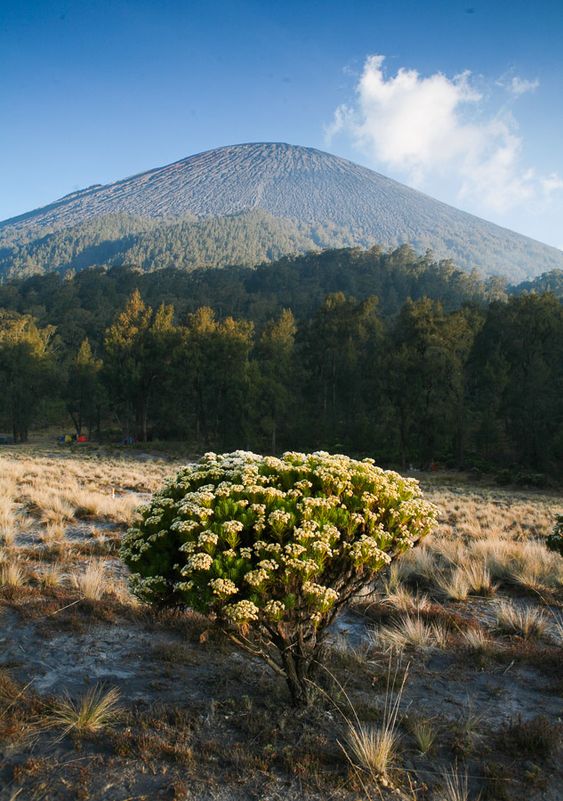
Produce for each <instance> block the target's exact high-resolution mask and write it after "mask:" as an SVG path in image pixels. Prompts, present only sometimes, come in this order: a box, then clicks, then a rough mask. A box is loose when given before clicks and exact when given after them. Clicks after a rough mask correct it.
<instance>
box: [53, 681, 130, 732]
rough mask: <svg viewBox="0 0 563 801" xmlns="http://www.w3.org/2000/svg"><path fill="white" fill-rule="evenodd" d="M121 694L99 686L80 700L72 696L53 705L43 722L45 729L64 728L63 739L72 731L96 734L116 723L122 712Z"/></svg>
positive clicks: (115, 690)
mask: <svg viewBox="0 0 563 801" xmlns="http://www.w3.org/2000/svg"><path fill="white" fill-rule="evenodd" d="M118 701H119V692H118V691H117V689H115V688H113V689H111V690H108V691H107V692H104V690H103V688H102V687H100V686H99V685H96V686H95V687H92V688H91V689H90V690H88V692H87V693H86V694H85V695H84V696H83V697H82V698H81V699H80V700H79V701H73V700H72V698H71V697H70V696H68V695H67V696H65V697H64V698H63V699H62V700H60V701H57V702H56V703H54V704H53V707H52V709H51V711H50V713H49V714H48V715H47V716H46V717H45V719H44V720H43V726H44V728H62V730H63V732H62V734H61V737H63V736H64V735H65V734H68V733H69V732H71V731H77V732H79V733H83V732H96V731H100V730H101V729H105V728H107V727H108V726H111V725H112V724H113V723H115V722H116V720H117V718H118V717H119V715H120V712H121V710H120V709H119V706H118Z"/></svg>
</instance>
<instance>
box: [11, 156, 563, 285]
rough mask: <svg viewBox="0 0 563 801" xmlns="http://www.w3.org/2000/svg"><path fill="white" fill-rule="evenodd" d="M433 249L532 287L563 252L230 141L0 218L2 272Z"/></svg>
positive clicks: (352, 176) (329, 169) (359, 174)
mask: <svg viewBox="0 0 563 801" xmlns="http://www.w3.org/2000/svg"><path fill="white" fill-rule="evenodd" d="M374 244H379V245H381V246H383V247H385V248H388V249H389V248H396V247H398V246H399V245H401V244H408V245H409V246H411V247H413V248H414V249H415V250H416V251H417V252H418V253H419V254H423V253H424V252H425V251H426V250H427V248H432V249H433V250H434V252H435V253H436V255H437V257H438V258H440V259H453V260H454V261H455V262H456V264H457V265H458V267H460V268H461V269H463V270H466V271H471V270H472V269H473V268H478V269H479V270H480V271H481V272H482V273H483V274H484V275H503V276H505V277H506V278H507V279H508V280H510V281H521V280H527V279H529V278H530V277H535V276H537V275H540V274H541V273H544V272H547V271H549V270H553V269H562V268H563V252H562V251H561V250H559V249H558V248H554V247H550V246H548V245H545V244H543V243H541V242H537V241H535V240H533V239H530V238H528V237H526V236H522V235H521V234H518V233H516V232H514V231H509V230H508V229H506V228H502V227H500V226H498V225H494V224H493V223H490V222H488V221H486V220H482V219H480V218H479V217H475V216H473V215H471V214H467V213H465V212H463V211H460V210H459V209H455V208H453V207H452V206H449V205H447V204H445V203H441V202H440V201H438V200H435V199H434V198H431V197H429V196H428V195H425V194H423V193H421V192H418V191H416V190H415V189H411V188H410V187H407V186H404V185H403V184H400V183H397V182H396V181H393V180H391V179H389V178H386V177H385V176H384V175H380V174H379V173H376V172H374V171H373V170H369V169H367V168H365V167H362V166H360V165H358V164H354V163H353V162H351V161H347V160H346V159H342V158H339V157H337V156H334V155H331V154H330V153H323V152H321V151H319V150H315V149H313V148H307V147H300V146H295V145H288V144H284V143H280V142H259V143H250V144H242V145H232V146H228V147H221V148H217V149H216V150H210V151H207V152H205V153H198V154H196V155H193V156H189V157H188V158H186V159H182V160H180V161H177V162H175V163H174V164H168V165H166V166H164V167H158V168H156V169H153V170H149V171H147V172H144V173H140V174H139V175H133V176H131V177H129V178H125V179H123V180H120V181H116V182H114V183H111V184H108V185H106V186H100V185H96V186H91V187H88V188H87V189H84V190H81V191H78V192H73V193H71V194H70V195H66V196H65V197H63V198H60V199H59V200H57V201H55V202H54V203H51V204H49V205H48V206H44V207H43V208H40V209H35V210H34V211H30V212H28V213H26V214H22V215H20V216H19V217H14V218H12V219H9V220H4V221H3V222H0V274H2V273H3V274H9V275H13V276H17V275H19V276H24V275H31V274H34V273H38V272H39V273H40V272H45V271H66V270H69V269H70V270H79V269H82V268H84V267H86V266H92V265H102V264H136V265H138V266H139V267H142V268H143V269H148V270H155V269H161V268H163V267H172V266H173V267H178V268H182V269H193V268H196V267H216V266H224V265H228V264H237V265H248V266H253V265H255V264H258V263H260V262H261V261H272V260H275V259H277V258H279V257H280V256H281V255H289V254H292V253H301V252H304V251H307V250H311V249H313V248H316V247H321V248H329V247H330V248H335V247H342V246H360V247H371V246H373V245H374Z"/></svg>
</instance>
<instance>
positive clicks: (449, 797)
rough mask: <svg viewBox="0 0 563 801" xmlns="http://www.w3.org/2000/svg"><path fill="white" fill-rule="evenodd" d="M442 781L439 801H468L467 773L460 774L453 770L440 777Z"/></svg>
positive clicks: (455, 769)
mask: <svg viewBox="0 0 563 801" xmlns="http://www.w3.org/2000/svg"><path fill="white" fill-rule="evenodd" d="M442 781H443V783H444V786H443V789H442V791H441V793H440V796H439V800H440V801H469V781H468V778H467V772H465V773H461V772H460V771H459V770H457V768H454V769H453V770H450V771H446V772H445V773H444V774H443V775H442ZM436 801H438V799H436Z"/></svg>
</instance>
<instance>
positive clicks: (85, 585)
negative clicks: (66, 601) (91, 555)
mask: <svg viewBox="0 0 563 801" xmlns="http://www.w3.org/2000/svg"><path fill="white" fill-rule="evenodd" d="M71 581H72V584H73V586H74V587H75V588H76V589H77V590H78V591H79V592H80V594H81V595H82V596H83V597H84V598H87V599H88V600H89V601H99V600H100V598H102V597H103V595H104V594H105V592H106V589H107V588H106V568H105V566H104V564H103V562H93V561H92V562H88V564H87V565H86V568H85V569H84V571H83V572H82V573H76V574H75V575H73V576H72V579H71Z"/></svg>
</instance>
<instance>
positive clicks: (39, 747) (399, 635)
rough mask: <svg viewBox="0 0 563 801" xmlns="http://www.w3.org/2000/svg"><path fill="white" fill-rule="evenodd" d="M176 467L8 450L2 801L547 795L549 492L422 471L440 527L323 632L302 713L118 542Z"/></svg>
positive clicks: (553, 740) (555, 586)
mask: <svg viewBox="0 0 563 801" xmlns="http://www.w3.org/2000/svg"><path fill="white" fill-rule="evenodd" d="M180 464H181V462H180V461H179V460H178V459H177V458H172V457H170V458H167V457H166V458H165V457H164V456H163V455H162V454H161V455H158V454H156V453H155V454H153V453H149V452H146V453H140V452H137V453H135V452H122V453H118V452H110V451H107V452H104V451H102V450H99V451H97V450H95V449H92V450H88V449H86V450H84V451H77V452H74V451H72V450H70V449H68V450H65V449H62V448H61V449H60V450H58V449H56V448H49V447H43V448H38V447H31V446H29V447H27V446H22V447H19V448H17V449H10V448H5V449H3V450H2V452H1V453H0V620H1V626H0V642H1V648H0V799H1V801H13V800H14V799H20V801H24V799H25V801H27V800H28V799H29V800H30V801H32V800H33V801H39V800H40V799H56V800H57V801H58V800H59V799H60V800H61V801H62V800H63V799H64V800H65V801H66V800H67V799H68V800H69V801H70V799H73V800H74V799H78V801H87V800H88V799H102V798H103V799H108V801H141V799H146V800H147V801H152V800H153V799H155V800H156V799H194V801H195V800H196V799H197V800H198V801H200V800H201V801H204V800H206V799H209V801H211V800H212V799H213V801H223V800H224V801H227V799H229V800H230V799H233V801H243V800H244V801H246V799H256V800H257V801H258V799H264V801H266V800H267V801H276V799H284V800H287V801H292V800H294V801H298V799H307V800H309V799H310V800H311V801H313V799H314V800H315V801H321V800H322V801H328V799H334V801H352V799H358V800H359V799H404V801H425V800H426V799H428V801H430V800H432V801H475V800H476V799H478V798H480V799H481V801H519V800H520V799H523V798H527V799H530V801H533V800H534V799H538V801H539V799H542V801H557V799H558V798H560V788H561V786H562V784H563V770H562V768H561V758H560V757H561V754H560V748H561V733H562V727H561V712H562V706H561V691H562V690H563V676H562V674H561V656H562V653H563V652H562V647H563V559H562V558H561V557H560V556H559V555H557V554H554V553H553V552H551V551H549V550H548V549H547V548H546V547H545V544H544V542H545V538H546V536H547V535H548V534H549V533H550V532H551V529H552V527H553V523H554V519H555V515H556V514H557V513H558V512H561V509H562V505H563V502H562V499H561V495H560V494H559V495H557V494H555V493H548V492H542V491H537V490H525V489H512V488H502V489H501V488H499V487H497V486H495V485H488V484H487V483H486V482H478V483H472V482H471V481H470V480H469V479H468V478H467V477H466V476H464V475H462V474H457V473H456V474H454V473H436V474H431V475H430V474H420V475H419V476H418V478H419V479H420V481H421V484H422V486H423V488H424V491H425V494H426V496H427V497H428V498H429V499H430V500H432V501H433V502H434V503H435V504H436V505H437V506H438V508H439V510H440V519H439V524H438V526H437V528H436V530H435V532H434V533H433V534H432V535H430V536H429V537H427V538H426V540H425V541H424V543H423V544H422V545H420V546H419V547H417V548H415V549H414V550H413V551H411V552H408V553H406V554H405V555H404V556H403V557H401V558H400V559H399V560H398V561H397V562H396V563H394V564H393V565H392V566H391V567H390V568H389V569H388V570H387V572H386V573H385V574H383V575H382V576H381V579H379V580H378V581H377V583H376V584H375V585H374V586H373V588H370V591H369V592H366V593H362V594H361V595H360V596H359V597H357V598H356V599H355V600H354V602H353V604H352V605H351V606H350V608H349V609H347V610H346V611H345V612H344V613H343V614H342V615H341V616H340V618H339V619H338V620H337V623H336V624H335V625H334V627H333V632H332V635H331V642H330V653H329V658H328V661H327V670H326V677H325V678H324V679H323V680H322V682H321V683H320V685H319V688H318V700H317V703H316V704H315V706H314V707H312V708H307V709H306V710H303V711H298V712H296V711H295V710H294V709H292V708H291V707H290V706H289V704H288V700H289V699H288V694H287V689H286V686H285V684H284V682H283V680H281V679H280V678H279V676H276V675H275V674H274V673H273V672H271V671H270V669H269V668H268V667H267V666H266V665H265V664H262V663H261V662H259V661H257V660H255V659H253V658H252V657H251V656H249V655H248V654H245V653H243V652H241V651H240V650H238V649H236V648H235V647H234V646H233V645H232V644H231V643H230V642H229V641H227V640H226V639H225V638H224V637H222V636H221V635H220V634H219V633H217V632H215V631H214V629H213V628H212V626H211V625H210V623H209V621H208V620H207V619H206V618H204V617H203V616H201V615H199V614H197V613H194V612H186V613H183V614H178V613H173V612H169V611H157V610H154V609H151V608H148V607H146V606H144V605H142V604H140V603H139V602H138V601H136V600H135V598H133V596H131V594H130V593H129V591H128V588H127V575H126V569H125V567H124V566H123V564H122V562H121V560H120V559H119V553H118V551H119V543H120V540H121V537H122V535H123V533H124V531H125V529H126V528H127V526H128V525H129V524H130V523H131V522H132V521H133V520H134V518H135V510H136V509H137V507H138V506H139V505H140V504H141V503H144V502H145V501H146V500H147V499H148V498H149V497H150V495H151V493H152V492H154V491H155V490H156V489H157V488H158V487H159V486H160V485H161V484H162V482H163V481H164V479H165V478H166V477H167V476H169V475H171V474H173V473H175V472H176V470H177V469H178V468H179V466H180Z"/></svg>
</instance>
